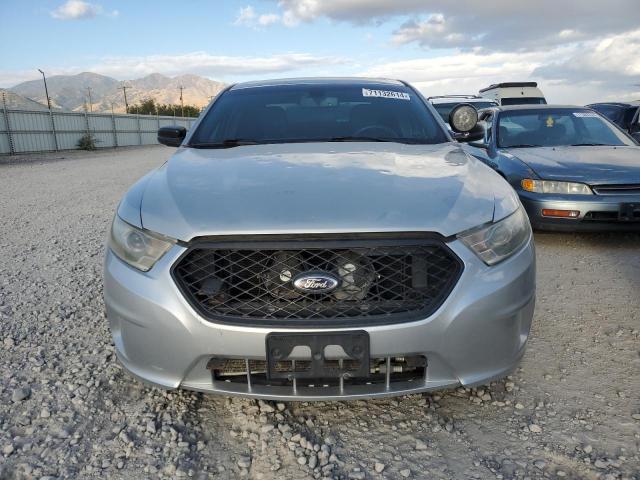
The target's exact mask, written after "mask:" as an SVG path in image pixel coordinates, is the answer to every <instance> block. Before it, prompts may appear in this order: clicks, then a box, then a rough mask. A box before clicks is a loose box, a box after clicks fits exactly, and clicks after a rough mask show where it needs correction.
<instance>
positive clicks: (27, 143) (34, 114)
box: [0, 94, 196, 155]
mask: <svg viewBox="0 0 640 480" xmlns="http://www.w3.org/2000/svg"><path fill="white" fill-rule="evenodd" d="M195 121H196V119H195V118H190V117H165V116H159V115H132V114H129V115H126V114H110V113H79V112H63V111H57V110H51V111H49V110H22V109H11V108H7V102H6V99H5V96H4V94H3V95H2V103H0V155H14V154H19V153H31V152H55V151H58V150H75V149H78V145H77V144H78V141H79V140H80V139H81V138H82V137H83V136H84V135H86V134H91V135H92V136H93V138H94V139H95V144H96V148H109V147H125V146H131V145H154V144H157V143H158V140H157V138H156V137H157V131H158V129H159V128H160V127H164V126H167V125H181V126H183V127H186V128H187V129H189V128H190V127H191V125H193V123H194V122H195Z"/></svg>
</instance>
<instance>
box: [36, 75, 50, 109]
mask: <svg viewBox="0 0 640 480" xmlns="http://www.w3.org/2000/svg"><path fill="white" fill-rule="evenodd" d="M38 71H39V72H40V73H41V74H42V80H43V81H44V94H45V96H46V97H47V106H48V107H49V111H51V99H50V98H49V90H48V89H47V77H45V76H44V72H43V71H42V70H40V69H38Z"/></svg>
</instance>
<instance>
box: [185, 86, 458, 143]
mask: <svg viewBox="0 0 640 480" xmlns="http://www.w3.org/2000/svg"><path fill="white" fill-rule="evenodd" d="M327 141H336V142H337V141H390V142H401V143H420V144H425V143H443V142H447V141H449V139H448V138H447V136H446V134H445V132H444V130H443V128H442V127H441V126H440V124H439V123H438V122H437V121H436V120H435V118H434V116H433V115H432V114H431V112H430V111H429V109H428V108H427V107H426V105H425V103H424V101H423V100H422V99H421V98H420V97H418V96H417V95H416V93H415V92H414V91H413V90H411V89H410V88H407V87H405V86H401V85H389V84H361V85H358V84H356V85H353V84H348V85H344V84H336V85H318V84H300V85H278V86H268V87H247V88H237V89H232V90H229V91H227V92H225V93H224V94H222V96H221V97H220V98H219V99H218V100H216V102H215V104H214V105H213V107H212V108H211V110H209V112H208V113H207V115H206V116H205V117H204V118H203V119H202V122H201V123H200V125H199V127H198V128H197V130H196V131H195V132H194V135H193V137H192V138H191V140H190V142H189V145H190V146H192V147H201V148H207V147H210V148H218V147H232V146H237V145H247V144H250V145H251V144H264V143H291V142H327Z"/></svg>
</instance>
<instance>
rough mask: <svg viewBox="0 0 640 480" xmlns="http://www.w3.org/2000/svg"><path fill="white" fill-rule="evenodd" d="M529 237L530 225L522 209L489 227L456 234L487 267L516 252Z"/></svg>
mask: <svg viewBox="0 0 640 480" xmlns="http://www.w3.org/2000/svg"><path fill="white" fill-rule="evenodd" d="M530 237H531V224H530V223H529V218H528V217H527V214H526V213H525V211H524V209H523V208H522V207H519V208H518V209H517V210H516V211H515V212H514V213H512V214H511V215H509V216H508V217H505V218H503V219H502V220H499V221H497V222H495V223H492V224H490V225H484V226H482V227H479V228H475V229H472V230H468V231H466V232H462V233H460V234H458V238H459V239H460V241H462V243H464V244H465V245H466V246H467V247H469V248H470V249H471V250H473V251H474V253H475V254H476V255H478V257H480V258H481V259H482V261H483V262H484V263H486V264H487V265H495V264H496V263H498V262H501V261H502V260H505V259H507V258H509V257H510V256H511V255H513V254H514V253H516V252H518V251H519V250H520V249H521V248H522V247H523V246H524V245H525V243H526V242H527V241H529V238H530Z"/></svg>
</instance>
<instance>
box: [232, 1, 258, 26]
mask: <svg viewBox="0 0 640 480" xmlns="http://www.w3.org/2000/svg"><path fill="white" fill-rule="evenodd" d="M255 19H256V11H255V10H254V8H253V7H252V6H251V5H248V6H246V7H242V8H241V9H240V11H239V12H238V16H237V17H236V21H235V22H233V24H234V25H242V26H250V25H253V24H254V22H255Z"/></svg>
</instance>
